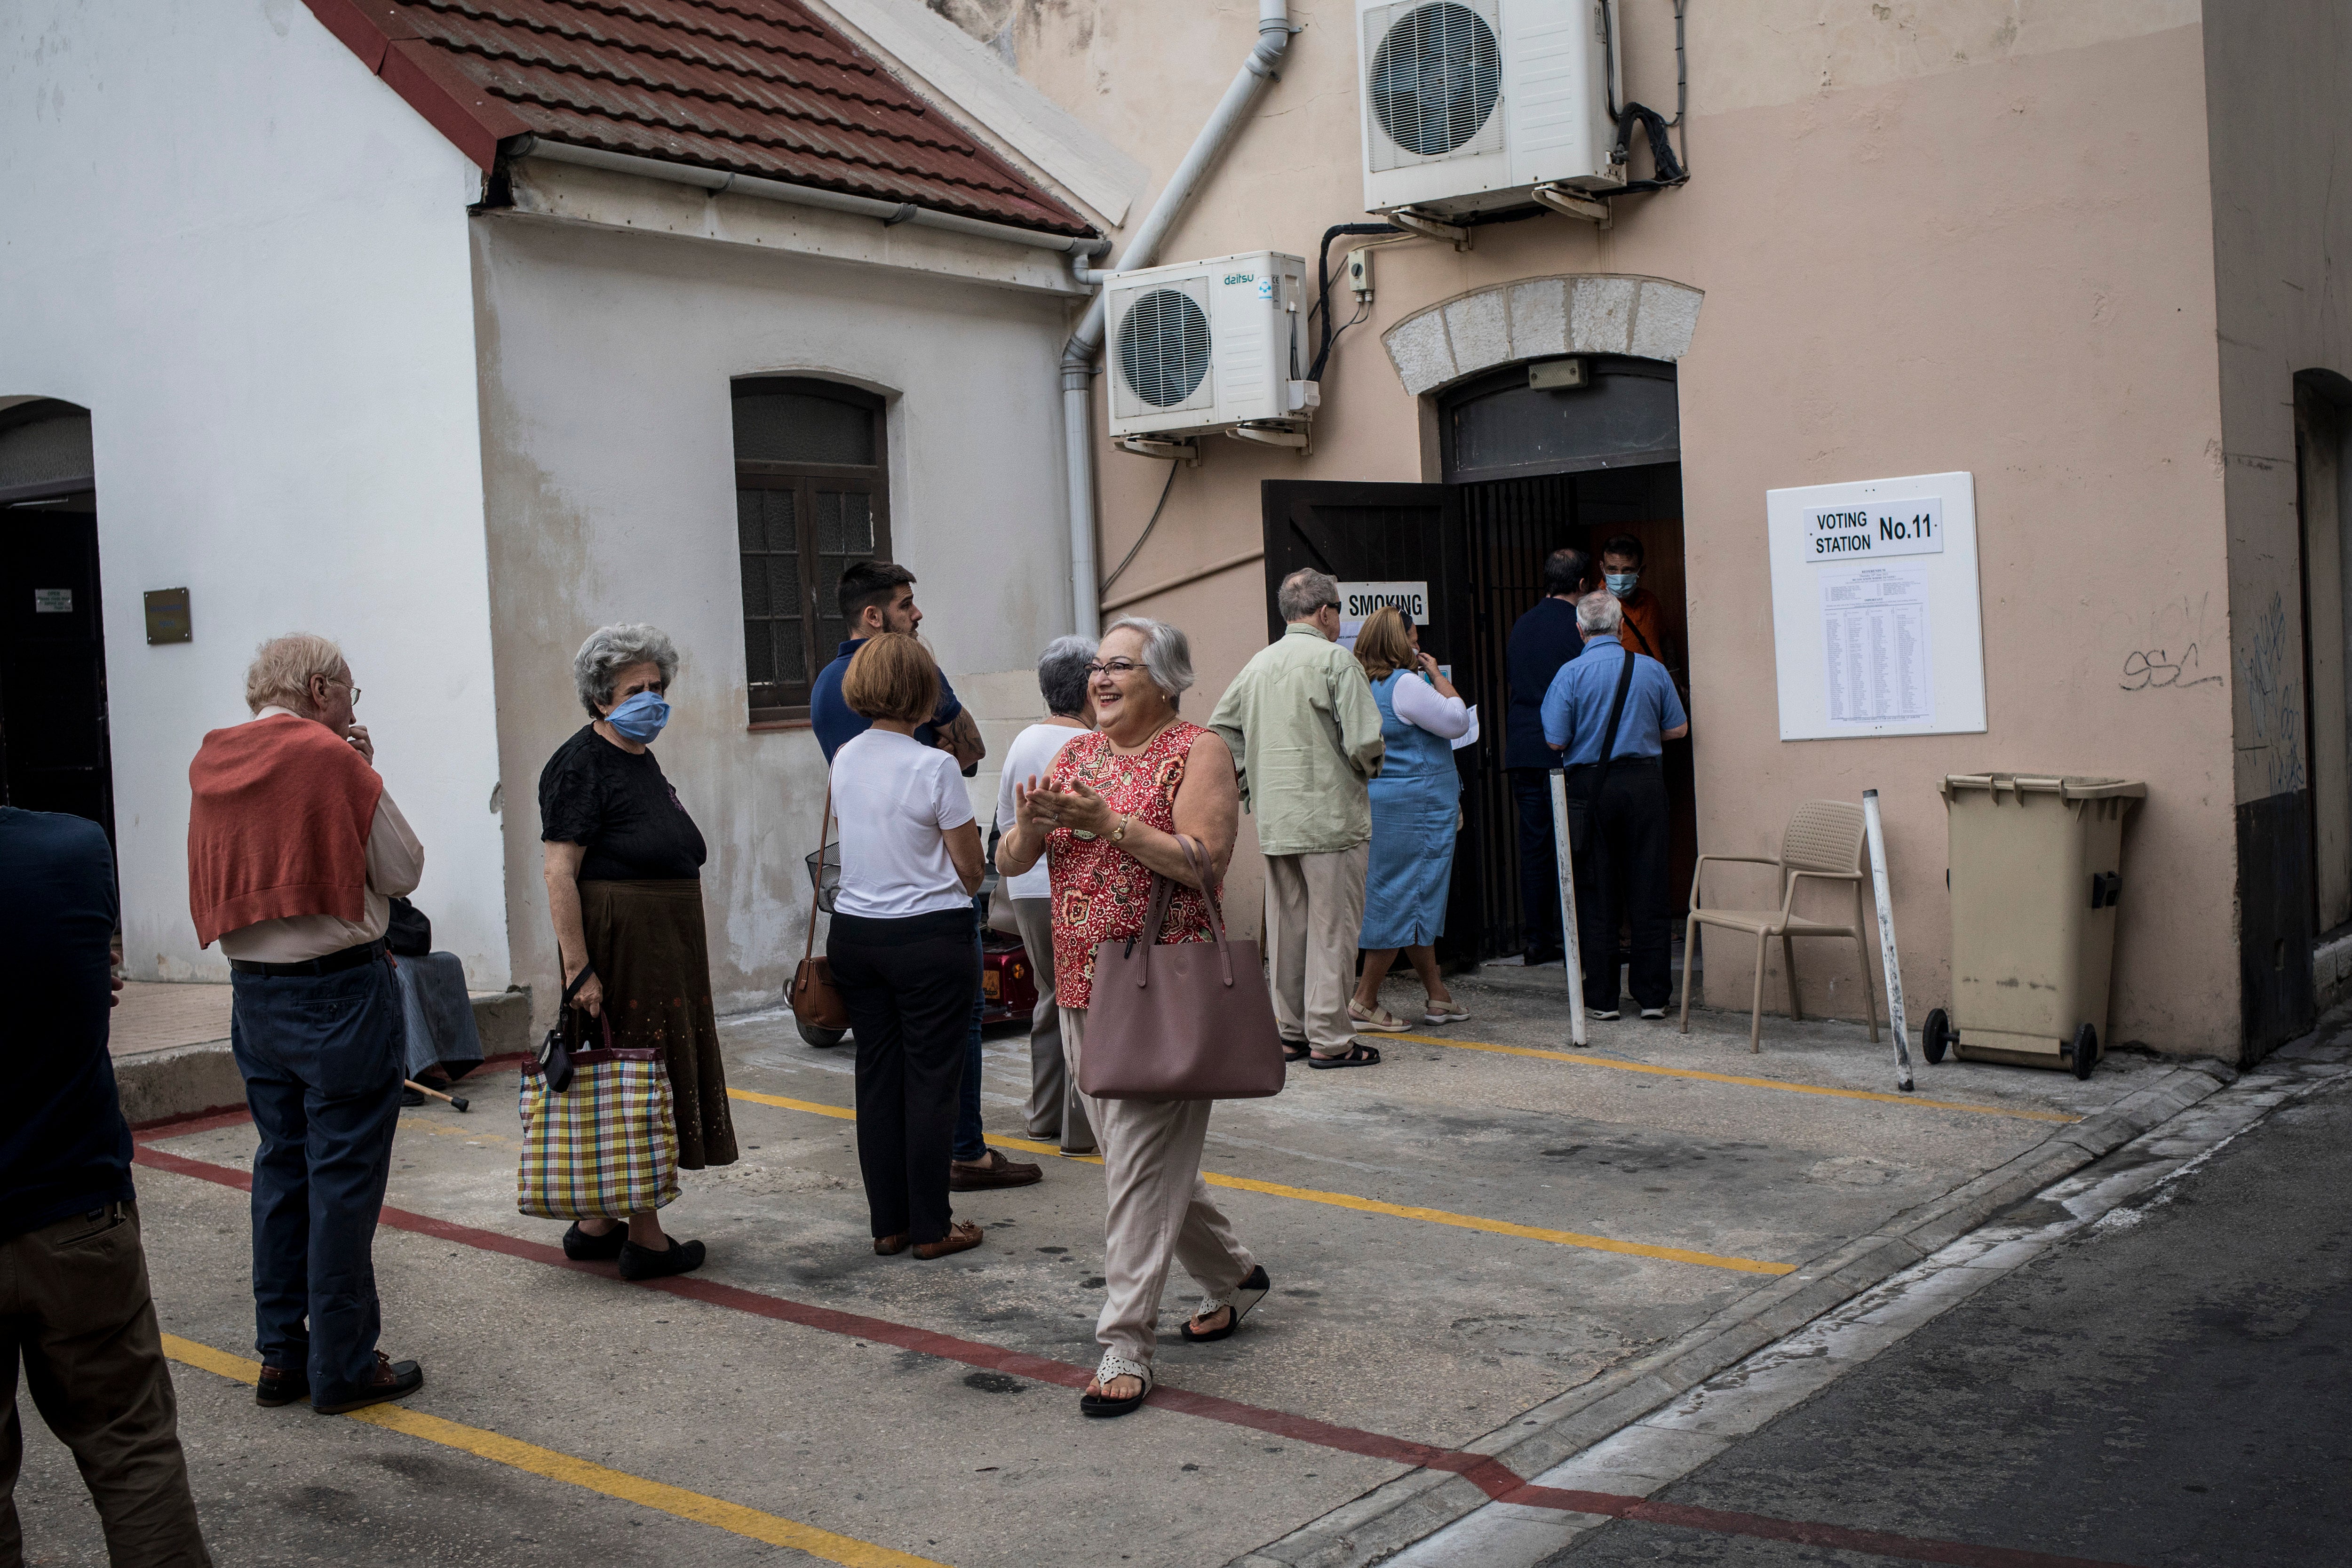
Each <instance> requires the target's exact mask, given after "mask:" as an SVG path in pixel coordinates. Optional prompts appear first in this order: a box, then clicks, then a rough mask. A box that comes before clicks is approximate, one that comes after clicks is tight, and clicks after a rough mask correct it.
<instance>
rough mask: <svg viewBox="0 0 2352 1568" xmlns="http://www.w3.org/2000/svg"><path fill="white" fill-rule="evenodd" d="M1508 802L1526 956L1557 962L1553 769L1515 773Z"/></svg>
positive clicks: (1525, 770) (1558, 942)
mask: <svg viewBox="0 0 2352 1568" xmlns="http://www.w3.org/2000/svg"><path fill="white" fill-rule="evenodd" d="M1510 773H1511V799H1512V800H1513V801H1514V802H1516V803H1517V805H1518V808H1519V931H1520V933H1521V936H1522V937H1523V939H1524V941H1525V943H1526V948H1527V952H1528V956H1529V957H1531V958H1536V959H1539V960H1541V959H1553V958H1558V957H1559V954H1560V950H1561V948H1563V947H1564V946H1565V945H1566V943H1564V942H1562V941H1561V940H1560V934H1559V850H1558V849H1557V848H1556V847H1553V844H1552V837H1551V770H1550V769H1549V768H1513V769H1511V770H1510Z"/></svg>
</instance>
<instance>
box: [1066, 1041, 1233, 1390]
mask: <svg viewBox="0 0 2352 1568" xmlns="http://www.w3.org/2000/svg"><path fill="white" fill-rule="evenodd" d="M1086 1038H1087V1010H1086V1009H1085V1008H1083V1007H1065V1008H1063V1009H1062V1047H1063V1050H1064V1052H1065V1053H1066V1055H1067V1056H1068V1058H1069V1063H1070V1076H1071V1077H1072V1078H1073V1079H1076V1077H1077V1073H1078V1062H1079V1060H1080V1058H1082V1057H1083V1055H1084V1054H1085V1051H1086ZM1081 1098H1082V1099H1085V1100H1086V1105H1087V1110H1088V1111H1089V1112H1090V1113H1091V1114H1092V1116H1093V1118H1094V1127H1095V1135H1096V1136H1097V1138H1099V1139H1100V1140H1101V1142H1102V1157H1103V1173H1104V1174H1105V1175H1106V1176H1107V1177H1108V1187H1109V1194H1108V1204H1107V1205H1106V1208H1107V1212H1106V1214H1105V1215H1104V1219H1103V1282H1104V1285H1105V1287H1106V1289H1107V1290H1108V1294H1107V1295H1106V1297H1105V1298H1104V1300H1103V1309H1102V1316H1101V1317H1099V1318H1097V1320H1095V1338H1096V1339H1097V1340H1098V1341H1099V1342H1101V1343H1102V1346H1103V1348H1104V1349H1106V1350H1113V1351H1117V1352H1118V1353H1119V1354H1121V1355H1123V1356H1126V1357H1128V1358H1129V1360H1132V1361H1139V1362H1142V1363H1146V1364H1147V1365H1148V1364H1150V1361H1151V1351H1152V1347H1153V1346H1154V1345H1155V1344H1156V1343H1158V1342H1159V1338H1160V1292H1161V1291H1162V1290H1164V1289H1167V1286H1168V1268H1169V1265H1170V1264H1171V1263H1181V1264H1182V1265H1183V1266H1184V1272H1186V1273H1187V1274H1190V1275H1191V1276H1192V1280H1193V1283H1195V1284H1197V1285H1199V1286H1200V1287H1201V1293H1202V1295H1204V1296H1215V1295H1222V1294H1223V1293H1224V1292H1225V1291H1228V1290H1231V1289H1233V1288H1234V1286H1236V1285H1238V1284H1240V1283H1241V1282H1242V1281H1243V1280H1244V1279H1248V1278H1249V1276H1250V1270H1252V1269H1254V1268H1256V1267H1257V1259H1256V1258H1253V1257H1251V1256H1250V1254H1249V1249H1248V1248H1247V1247H1244V1246H1242V1244H1241V1243H1240V1242H1238V1241H1236V1240H1235V1239H1234V1227H1233V1226H1232V1225H1231V1224H1229V1223H1228V1222H1227V1221H1226V1219H1225V1216H1224V1215H1223V1213H1222V1212H1221V1211H1220V1210H1219V1209H1218V1207H1217V1205H1215V1204H1214V1203H1213V1202H1212V1201H1211V1200H1210V1197H1209V1184H1208V1183H1206V1182H1204V1181H1202V1179H1201V1146H1202V1143H1203V1142H1206V1141H1207V1139H1208V1135H1209V1111H1210V1110H1211V1109H1212V1107H1213V1106H1214V1105H1215V1103H1216V1102H1215V1101H1214V1100H1095V1099H1092V1098H1088V1097H1085V1096H1081Z"/></svg>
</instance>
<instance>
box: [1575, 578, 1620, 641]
mask: <svg viewBox="0 0 2352 1568" xmlns="http://www.w3.org/2000/svg"><path fill="white" fill-rule="evenodd" d="M1624 621H1625V611H1624V608H1623V606H1622V605H1619V604H1618V603H1617V595H1614V594H1612V593H1610V592H1608V591H1607V590H1606V589H1604V590H1602V591H1601V592H1600V593H1597V594H1587V595H1584V597H1582V598H1581V599H1579V600H1578V601H1576V625H1577V628H1578V629H1579V630H1580V631H1582V632H1583V633H1585V634H1586V635H1587V636H1589V637H1599V636H1601V634H1602V633H1603V632H1613V631H1615V630H1616V629H1617V628H1618V627H1619V626H1622V625H1623V624H1624Z"/></svg>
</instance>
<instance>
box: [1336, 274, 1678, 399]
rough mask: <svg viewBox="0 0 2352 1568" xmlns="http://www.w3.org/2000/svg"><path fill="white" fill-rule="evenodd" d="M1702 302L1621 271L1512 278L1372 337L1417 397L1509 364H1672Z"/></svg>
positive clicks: (1659, 280)
mask: <svg viewBox="0 0 2352 1568" xmlns="http://www.w3.org/2000/svg"><path fill="white" fill-rule="evenodd" d="M1705 298H1706V295H1705V294H1704V293H1703V292H1702V291H1700V290H1699V289H1693V288H1691V287H1690V286H1689V285H1687V284H1683V283H1673V282H1669V281H1667V280H1666V279H1664V278H1643V277H1637V276H1634V275H1632V274H1628V273H1613V272H1567V273H1558V274H1555V275H1554V276H1552V277H1549V278H1518V279H1512V280H1511V281H1509V282H1507V283H1493V284H1489V285H1487V286H1486V288H1484V289H1471V290H1470V291H1469V292H1468V293H1466V294H1457V295H1455V296H1454V298H1453V299H1451V300H1441V301H1439V302H1438V303H1437V304H1434V305H1432V306H1430V307H1429V308H1427V309H1426V310H1417V311H1415V312H1414V313H1413V314H1412V315H1410V316H1407V317H1406V318H1405V319H1404V320H1403V321H1399V322H1398V323H1397V324H1396V325H1395V326H1393V327H1391V328H1390V329H1389V330H1388V331H1385V332H1383V333H1381V344H1382V345H1383V346H1384V347H1386V348H1387V350H1388V351H1389V362H1390V363H1391V364H1393V365H1395V366H1396V373H1397V375H1398V377H1399V378H1400V379H1402V381H1403V382H1404V388H1405V390H1406V391H1407V392H1410V393H1412V395H1414V396H1416V397H1418V396H1420V395H1422V394H1423V393H1424V392H1435V391H1437V390H1438V389H1439V388H1440V387H1444V386H1447V385H1450V384H1453V383H1454V382H1457V381H1460V380H1461V379H1462V378H1463V377H1465V376H1468V375H1475V374H1478V373H1479V372H1480V371H1483V370H1491V369H1493V368H1494V367H1495V366H1496V365H1498V364H1509V363H1512V362H1513V361H1514V360H1527V359H1546V358H1549V357H1551V356H1554V355H1558V354H1584V353H1592V354H1632V355H1634V356H1636V357H1638V358H1641V359H1655V360H1669V361H1671V360H1678V359H1680V358H1682V357H1683V355H1684V354H1685V353H1688V352H1689V351H1690V342H1691V333H1692V332H1693V331H1696V329H1697V327H1698V307H1699V302H1700V301H1701V300H1704V299H1705Z"/></svg>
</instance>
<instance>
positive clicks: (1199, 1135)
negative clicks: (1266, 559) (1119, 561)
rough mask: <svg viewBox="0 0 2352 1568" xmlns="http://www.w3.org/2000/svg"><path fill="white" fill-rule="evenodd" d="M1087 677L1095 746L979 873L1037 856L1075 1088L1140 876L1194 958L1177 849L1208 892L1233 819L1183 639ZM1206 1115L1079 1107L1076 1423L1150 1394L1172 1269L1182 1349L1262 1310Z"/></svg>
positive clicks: (1101, 657) (1139, 623)
mask: <svg viewBox="0 0 2352 1568" xmlns="http://www.w3.org/2000/svg"><path fill="white" fill-rule="evenodd" d="M1096 660H1097V662H1096V663H1095V665H1094V667H1093V669H1092V673H1091V679H1090V683H1089V690H1090V693H1091V695H1092V696H1093V698H1094V703H1095V714H1096V731H1095V733H1093V734H1091V735H1081V736H1079V737H1078V738H1077V739H1076V740H1075V741H1072V742H1070V743H1069V744H1068V745H1066V746H1065V747H1063V748H1062V750H1061V752H1060V754H1059V755H1057V756H1056V757H1055V759H1054V766H1053V769H1052V771H1051V772H1050V773H1048V774H1047V775H1046V776H1045V778H1043V779H1038V778H1034V777H1033V778H1031V779H1028V780H1026V781H1025V782H1024V783H1020V784H1014V785H1013V800H1014V802H1015V803H1016V805H1017V808H1018V814H1017V817H1016V820H1015V822H1014V824H1013V831H1012V832H1011V833H1009V834H1007V835H1005V836H1004V838H1003V841H1002V842H1000V843H999V844H998V845H997V847H996V868H997V869H998V870H999V871H1000V872H1003V874H1005V875H1007V876H1018V875H1020V874H1021V873H1022V872H1024V871H1025V870H1027V869H1029V868H1030V867H1032V866H1034V865H1035V864H1036V863H1037V859H1038V857H1039V856H1041V855H1043V856H1045V858H1046V860H1047V863H1048V865H1049V867H1050V868H1051V871H1052V880H1053V895H1054V973H1055V990H1056V993H1057V994H1058V997H1059V1000H1060V1002H1061V1007H1062V1045H1063V1049H1064V1050H1065V1051H1066V1052H1067V1053H1068V1055H1069V1058H1070V1069H1071V1071H1072V1072H1074V1073H1076V1072H1079V1071H1081V1070H1082V1063H1083V1062H1084V1060H1085V1052H1086V1032H1087V1001H1088V999H1089V998H1090V996H1091V995H1092V994H1093V984H1094V955H1095V949H1096V947H1097V945H1098V944H1099V943H1102V942H1112V941H1116V940H1118V938H1120V937H1128V936H1134V935H1137V934H1138V933H1139V932H1140V931H1142V930H1143V920H1144V912H1145V909H1146V907H1147V906H1148V905H1149V904H1150V901H1151V883H1152V873H1154V872H1155V871H1156V872H1158V873H1160V875H1162V876H1165V877H1167V878H1169V879H1171V880H1172V881H1174V882H1175V883H1177V884H1178V889H1177V893H1176V896H1175V897H1174V898H1173V899H1172V900H1170V903H1169V908H1168V918H1167V921H1166V923H1165V924H1164V925H1163V926H1162V927H1161V931H1160V940H1161V941H1162V942H1205V941H1207V940H1209V934H1210V933H1209V911H1208V906H1207V904H1206V903H1205V901H1204V900H1202V896H1201V894H1200V893H1199V892H1198V891H1196V890H1195V888H1196V884H1195V882H1194V879H1193V874H1192V870H1191V869H1190V868H1188V867H1187V865H1186V863H1185V858H1184V852H1183V850H1182V848H1181V847H1179V845H1178V844H1177V841H1176V838H1177V835H1179V834H1181V835H1182V836H1183V837H1186V838H1189V839H1191V840H1192V843H1193V845H1194V852H1195V853H1196V854H1199V853H1202V852H1205V854H1206V858H1207V860H1208V864H1209V873H1210V876H1211V878H1212V879H1213V881H1214V882H1216V883H1219V884H1221V883H1222V880H1223V877H1224V872H1225V862H1226V861H1228V860H1229V859H1231V858H1233V853H1234V832H1235V830H1236V828H1237V826H1238V825H1239V822H1240V818H1241V791H1240V789H1239V787H1238V786H1237V785H1236V784H1235V783H1234V758H1233V753H1232V752H1229V751H1227V750H1226V749H1225V743H1224V742H1223V741H1221V740H1219V739H1218V738H1217V737H1216V736H1215V735H1213V734H1212V733H1210V732H1209V731H1206V730H1203V729H1202V728H1201V727H1200V726H1199V725H1197V724H1188V723H1186V722H1184V721H1182V720H1181V719H1179V718H1178V717H1177V716H1176V702H1177V699H1178V698H1179V697H1180V696H1181V694H1182V693H1183V691H1184V689H1185V688H1186V687H1189V686H1191V685H1192V646H1191V644H1190V643H1189V642H1188V641H1187V640H1186V639H1185V637H1184V634H1183V633H1182V632H1180V631H1178V630H1177V629H1176V628H1175V627H1174V626H1168V625H1166V624H1164V623H1162V622H1160V621H1147V620H1140V619H1135V618H1129V619H1126V620H1121V621H1118V622H1114V623H1113V624H1112V626H1111V627H1110V629H1109V630H1108V631H1107V632H1105V633H1104V634H1103V639H1102V650H1101V651H1100V652H1099V653H1098V654H1097V655H1096ZM1212 1104H1213V1101H1210V1100H1095V1099H1092V1098H1089V1099H1088V1100H1087V1111H1088V1112H1089V1113H1090V1115H1091V1116H1092V1119H1093V1121H1094V1125H1095V1132H1096V1136H1097V1138H1098V1139H1099V1140H1100V1141H1101V1144H1102V1153H1103V1166H1104V1170H1105V1173H1106V1175H1107V1176H1108V1185H1109V1212H1108V1215H1107V1216H1106V1218H1105V1223H1104V1235H1103V1255H1104V1256H1103V1274H1104V1276H1105V1280H1106V1284H1107V1286H1108V1297H1107V1299H1106V1300H1104V1302H1103V1310H1102V1316H1101V1318H1100V1319H1099V1320H1097V1322H1096V1324H1095V1338H1096V1339H1097V1341H1099V1342H1101V1344H1102V1346H1103V1356H1102V1364H1101V1365H1100V1367H1099V1368H1098V1369H1097V1371H1096V1373H1095V1380H1094V1382H1092V1383H1091V1384H1087V1390H1086V1394H1085V1395H1084V1396H1083V1397H1082V1398H1081V1399H1080V1400H1079V1401H1078V1408H1079V1409H1080V1410H1081V1411H1083V1412H1084V1413H1085V1414H1087V1415H1126V1414H1127V1413H1128V1412H1129V1411H1130V1410H1132V1409H1134V1408H1135V1407H1136V1406H1137V1405H1141V1404H1142V1403H1143V1401H1144V1397H1145V1395H1147V1394H1150V1392H1151V1350H1152V1345H1153V1343H1154V1342H1156V1341H1157V1339H1158V1338H1159V1327H1158V1321H1159V1316H1160V1289H1161V1288H1162V1287H1163V1286H1165V1285H1166V1284H1167V1282H1168V1269H1169V1266H1170V1265H1171V1263H1178V1262H1181V1263H1182V1264H1183V1265H1184V1269H1185V1272H1186V1273H1188V1274H1190V1275H1192V1278H1193V1279H1194V1280H1195V1281H1197V1282H1198V1283H1199V1285H1200V1287H1201V1292H1202V1302H1201V1305H1200V1307H1199V1308H1198V1310H1195V1311H1194V1312H1193V1314H1192V1321H1189V1322H1187V1323H1186V1324H1185V1325H1184V1328H1183V1334H1184V1337H1185V1338H1186V1339H1187V1340H1192V1341H1202V1340H1222V1339H1224V1338H1225V1337H1227V1336H1228V1335H1230V1334H1231V1333H1232V1332H1233V1331H1234V1330H1235V1329H1236V1328H1238V1327H1240V1326H1241V1321H1242V1319H1243V1318H1244V1317H1245V1316H1247V1315H1248V1313H1249V1310H1250V1309H1251V1308H1252V1307H1255V1306H1256V1305H1257V1303H1258V1302H1260V1301H1261V1300H1265V1295H1266V1291H1267V1289H1269V1286H1268V1284H1267V1281H1266V1276H1265V1269H1264V1268H1260V1267H1259V1266H1258V1263H1257V1260H1256V1259H1255V1258H1252V1257H1251V1256H1250V1254H1249V1251H1248V1249H1247V1248H1245V1247H1243V1246H1242V1245H1241V1243H1240V1242H1239V1241H1237V1240H1235V1239H1234V1232H1233V1226H1231V1225H1229V1224H1227V1223H1226V1220H1225V1216H1224V1215H1223V1214H1222V1213H1220V1212H1219V1211H1218V1209H1217V1205H1215V1204H1214V1203H1213V1202H1211V1201H1210V1198H1209V1187H1208V1184H1207V1183H1205V1182H1203V1181H1202V1180H1201V1146H1202V1142H1204V1141H1205V1140H1206V1138H1207V1136H1208V1131H1209V1111H1210V1108H1211V1106H1212Z"/></svg>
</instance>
